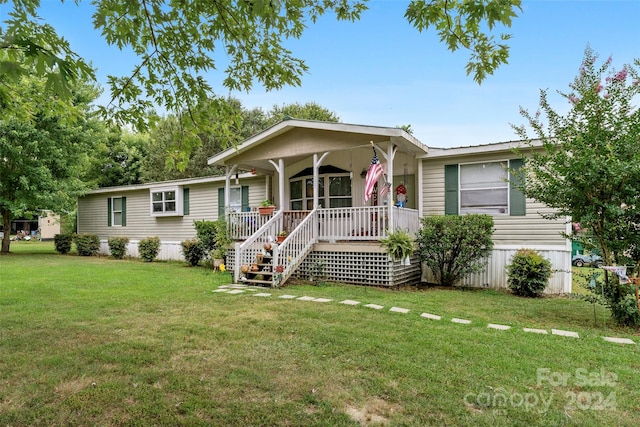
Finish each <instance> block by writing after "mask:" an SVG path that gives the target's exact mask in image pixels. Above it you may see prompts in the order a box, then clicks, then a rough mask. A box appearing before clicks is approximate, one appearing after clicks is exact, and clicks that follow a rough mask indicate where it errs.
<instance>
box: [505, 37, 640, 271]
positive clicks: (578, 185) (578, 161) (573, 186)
mask: <svg viewBox="0 0 640 427" xmlns="http://www.w3.org/2000/svg"><path fill="white" fill-rule="evenodd" d="M639 69H640V60H638V59H636V60H635V67H634V66H633V65H629V64H627V65H623V67H622V68H621V69H614V68H612V59H611V58H609V59H607V60H606V61H604V63H602V64H601V65H597V56H596V55H595V54H594V53H593V51H592V50H591V48H589V47H587V49H586V50H585V56H584V60H583V62H582V65H581V67H580V71H579V75H578V76H577V77H576V78H575V79H574V81H573V83H572V84H571V85H570V91H569V92H558V93H559V94H560V95H561V96H562V97H563V98H565V99H566V100H567V101H568V103H569V105H570V110H569V111H568V112H567V113H566V114H565V115H562V114H559V113H558V112H556V111H555V110H554V109H553V108H552V107H551V106H550V105H549V102H548V99H547V92H546V91H544V90H543V91H541V93H540V109H539V110H538V111H536V112H535V113H534V114H531V113H529V112H528V111H526V110H525V109H521V114H522V116H523V117H525V118H526V119H527V121H528V124H529V127H530V128H531V129H532V130H533V133H534V134H535V136H536V137H537V138H539V139H540V140H541V141H542V144H543V150H542V151H533V152H532V153H533V154H532V157H531V158H529V159H527V163H526V166H525V168H523V171H524V173H526V174H528V175H529V176H530V177H531V178H532V179H527V180H526V184H525V188H524V191H525V192H526V194H527V195H528V196H529V197H531V198H534V199H536V200H538V201H541V202H543V203H545V204H546V205H547V206H550V207H553V208H555V209H556V213H555V214H554V215H553V216H554V217H556V218H563V217H565V216H570V217H571V218H572V221H574V222H577V223H580V224H581V226H582V227H585V228H586V229H588V230H589V231H590V232H591V233H593V236H595V239H596V245H597V248H598V249H600V250H602V251H603V256H604V258H605V262H607V263H611V262H613V261H617V259H616V258H617V257H618V256H620V255H622V254H623V253H624V252H625V251H626V250H628V249H629V248H630V246H632V245H637V244H638V243H640V242H638V241H637V238H636V237H637V234H638V233H637V232H635V231H634V230H635V227H636V224H640V221H639V219H640V150H639V149H638V147H639V146H640V110H638V108H637V106H635V105H634V104H633V102H634V101H635V102H637V101H638V99H639V98H638V95H640V71H639ZM515 129H516V131H517V132H518V133H519V135H520V136H521V137H522V138H523V139H527V138H528V133H527V128H526V127H525V126H524V125H523V126H519V127H515ZM634 236H635V237H634ZM585 243H586V244H588V242H585Z"/></svg>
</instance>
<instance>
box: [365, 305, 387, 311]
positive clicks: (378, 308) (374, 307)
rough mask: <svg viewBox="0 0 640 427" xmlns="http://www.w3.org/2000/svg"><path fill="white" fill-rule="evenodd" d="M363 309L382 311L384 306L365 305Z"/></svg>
mask: <svg viewBox="0 0 640 427" xmlns="http://www.w3.org/2000/svg"><path fill="white" fill-rule="evenodd" d="M365 307H369V308H373V309H374V310H382V309H383V308H384V305H378V304H367V305H365Z"/></svg>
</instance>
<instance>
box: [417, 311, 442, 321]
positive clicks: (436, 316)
mask: <svg viewBox="0 0 640 427" xmlns="http://www.w3.org/2000/svg"><path fill="white" fill-rule="evenodd" d="M420 317H424V318H425V319H431V320H440V319H442V317H441V316H438V315H435V314H431V313H422V314H421V315H420Z"/></svg>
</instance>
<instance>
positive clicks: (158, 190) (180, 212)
mask: <svg viewBox="0 0 640 427" xmlns="http://www.w3.org/2000/svg"><path fill="white" fill-rule="evenodd" d="M168 191H174V192H175V194H176V210H175V211H174V212H154V211H153V193H166V192H168ZM182 197H183V196H182V186H179V185H178V186H172V187H154V188H151V189H149V214H150V215H151V216H153V217H166V216H182V215H183V214H184V210H183V209H184V203H183V199H182ZM156 203H157V202H156ZM163 203H165V202H164V201H163Z"/></svg>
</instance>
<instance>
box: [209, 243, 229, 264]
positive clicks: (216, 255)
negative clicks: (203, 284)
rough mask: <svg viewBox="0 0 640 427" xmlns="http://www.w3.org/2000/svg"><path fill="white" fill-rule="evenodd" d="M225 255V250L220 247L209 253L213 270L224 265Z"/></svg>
mask: <svg viewBox="0 0 640 427" xmlns="http://www.w3.org/2000/svg"><path fill="white" fill-rule="evenodd" d="M226 253H227V249H226V248H224V247H220V248H217V249H214V250H212V251H211V253H210V256H211V259H212V260H213V268H220V266H221V265H222V264H224V256H225V255H226Z"/></svg>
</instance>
